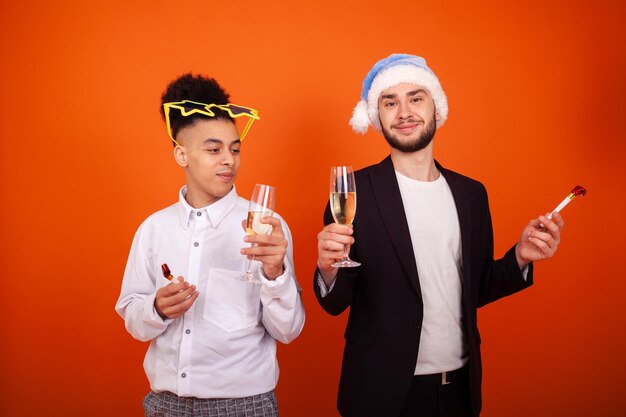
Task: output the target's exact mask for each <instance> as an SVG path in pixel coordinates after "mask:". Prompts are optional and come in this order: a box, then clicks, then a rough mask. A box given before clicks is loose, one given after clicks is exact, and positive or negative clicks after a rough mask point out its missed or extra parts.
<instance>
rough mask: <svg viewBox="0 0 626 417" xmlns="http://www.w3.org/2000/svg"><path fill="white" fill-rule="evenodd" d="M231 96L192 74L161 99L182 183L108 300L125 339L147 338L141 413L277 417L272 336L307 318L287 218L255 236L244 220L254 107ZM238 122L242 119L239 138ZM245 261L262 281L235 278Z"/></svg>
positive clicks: (285, 339) (269, 220)
mask: <svg viewBox="0 0 626 417" xmlns="http://www.w3.org/2000/svg"><path fill="white" fill-rule="evenodd" d="M228 99H229V95H228V94H227V93H226V91H225V90H224V89H223V88H222V87H221V86H220V85H219V84H218V83H217V82H216V81H215V80H214V79H212V78H207V77H204V76H199V75H192V74H185V75H183V76H181V77H179V78H178V79H176V80H174V81H173V82H172V83H171V84H170V85H169V86H168V87H167V89H166V91H165V93H164V94H163V96H162V98H161V102H162V103H161V104H162V105H161V114H162V116H163V118H164V120H165V123H166V126H167V130H168V135H169V136H170V139H171V140H172V143H173V144H174V159H175V161H176V163H177V164H178V165H179V166H180V167H181V168H182V169H183V170H184V172H185V178H186V184H185V185H184V186H183V187H182V188H181V189H180V191H179V193H178V201H177V202H176V203H175V204H173V205H171V206H169V207H167V208H165V209H163V210H160V211H158V212H156V213H154V214H153V215H151V216H149V217H148V218H147V219H146V220H145V221H144V222H143V223H142V224H141V226H140V227H139V230H138V231H137V233H136V234H135V237H134V240H133V244H132V248H131V251H130V255H129V258H128V263H127V265H126V270H125V272H124V278H123V282H122V290H121V294H120V297H119V300H118V302H117V305H116V310H117V312H118V313H119V314H120V316H121V317H122V318H123V319H124V321H125V323H126V329H127V330H128V331H129V332H130V334H131V335H132V336H133V337H134V338H136V339H139V340H141V341H150V346H149V348H148V352H147V354H146V357H145V361H144V369H145V371H146V374H147V376H148V380H149V381H150V388H151V392H150V393H149V394H148V395H147V396H146V398H145V399H144V403H143V405H144V412H145V415H146V416H218V415H219V416H277V415H278V406H277V401H276V396H275V395H274V388H275V386H276V383H277V381H278V363H277V360H276V340H279V341H280V342H282V343H289V342H291V341H292V340H294V339H295V338H296V337H297V336H298V335H299V334H300V331H301V330H302V327H303V325H304V307H303V305H302V300H301V296H300V292H301V290H300V287H299V285H298V283H297V281H296V278H295V275H294V266H293V253H292V238H291V233H290V231H289V228H288V226H287V224H286V223H285V222H284V220H283V219H282V218H281V217H280V216H278V215H275V216H274V217H264V218H263V220H262V222H263V223H266V224H269V225H271V227H272V232H271V234H270V235H256V236H247V235H246V233H245V230H244V228H243V227H242V221H243V220H244V219H245V218H246V216H247V211H248V203H249V202H248V201H247V200H245V199H243V198H241V197H239V196H238V195H237V192H236V189H235V185H234V182H235V178H236V176H237V171H238V170H239V164H240V151H241V146H242V144H241V141H242V139H243V137H244V136H245V134H246V133H247V131H248V129H249V127H250V123H251V122H252V121H253V120H256V119H258V113H257V112H256V110H253V109H249V108H245V107H242V106H237V105H234V104H232V103H229V101H228ZM235 118H244V119H247V121H248V124H247V125H246V127H245V128H244V130H243V131H242V133H241V134H240V133H239V132H238V130H237V127H236V125H235V120H234V119H235ZM251 256H254V259H255V261H258V262H253V263H252V264H253V268H252V272H253V274H254V275H255V276H256V277H258V278H259V280H260V282H261V283H260V285H256V284H254V283H250V282H246V281H243V280H241V276H242V275H243V273H244V271H245V270H246V267H247V263H248V258H249V257H251ZM170 271H171V274H173V275H174V276H175V278H174V277H173V276H172V275H171V274H170ZM168 276H169V279H168Z"/></svg>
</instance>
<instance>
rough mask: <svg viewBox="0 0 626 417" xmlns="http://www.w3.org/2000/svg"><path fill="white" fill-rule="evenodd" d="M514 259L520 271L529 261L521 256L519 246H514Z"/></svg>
mask: <svg viewBox="0 0 626 417" xmlns="http://www.w3.org/2000/svg"><path fill="white" fill-rule="evenodd" d="M515 259H516V260H517V266H519V269H520V271H521V270H522V269H524V268H526V265H528V264H529V263H530V261H529V260H527V259H526V258H524V257H523V256H522V254H521V249H520V247H519V244H517V245H515Z"/></svg>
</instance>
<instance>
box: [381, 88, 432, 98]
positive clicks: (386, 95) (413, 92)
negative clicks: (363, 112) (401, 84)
mask: <svg viewBox="0 0 626 417" xmlns="http://www.w3.org/2000/svg"><path fill="white" fill-rule="evenodd" d="M419 93H424V94H426V90H424V89H423V88H418V89H416V90H412V91H409V92H408V93H406V95H407V96H409V97H413V96H415V95H417V94H419ZM396 97H398V95H397V94H383V95H382V96H380V98H381V99H385V98H388V99H393V98H396Z"/></svg>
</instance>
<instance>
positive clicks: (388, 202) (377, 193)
mask: <svg viewBox="0 0 626 417" xmlns="http://www.w3.org/2000/svg"><path fill="white" fill-rule="evenodd" d="M370 182H371V185H372V189H373V190H374V198H375V199H376V204H377V206H378V209H379V211H380V215H381V217H382V219H383V223H384V225H385V228H386V229H387V233H388V234H389V238H390V239H391V243H392V244H393V247H394V249H395V252H396V254H397V255H398V259H399V260H400V264H401V265H402V269H403V270H404V272H405V273H406V276H407V277H408V279H409V281H410V282H411V286H412V287H413V289H414V290H415V291H416V292H417V294H418V295H419V297H420V298H421V296H422V294H421V291H420V284H419V278H418V276H417V266H416V264H415V254H414V252H413V244H412V243H411V235H410V233H409V227H408V223H407V220H406V214H405V213H404V206H403V204H402V196H401V195H400V188H399V187H398V180H397V178H396V174H395V171H394V168H393V163H392V161H391V157H390V156H388V157H387V158H385V159H384V160H383V161H382V162H381V163H380V164H378V165H377V167H376V169H375V170H374V171H372V173H371V174H370ZM357 208H358V205H357Z"/></svg>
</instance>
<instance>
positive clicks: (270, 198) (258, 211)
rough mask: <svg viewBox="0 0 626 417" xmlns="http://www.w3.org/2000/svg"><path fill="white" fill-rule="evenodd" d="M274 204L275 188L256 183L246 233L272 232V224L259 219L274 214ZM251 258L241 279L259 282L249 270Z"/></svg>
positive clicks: (263, 233)
mask: <svg viewBox="0 0 626 417" xmlns="http://www.w3.org/2000/svg"><path fill="white" fill-rule="evenodd" d="M275 205H276V188H275V187H272V186H271V185H265V184H256V185H255V186H254V191H253V192H252V198H250V206H249V207H248V220H247V221H246V233H247V234H248V235H249V236H253V235H269V234H271V233H272V225H271V224H265V223H261V219H262V218H263V217H267V216H270V217H271V216H273V215H274V206H275ZM253 259H254V255H252V258H250V259H249V260H248V268H247V269H246V273H245V274H243V275H242V276H241V280H242V281H246V282H250V283H252V284H260V283H261V280H260V279H259V278H257V277H255V276H254V275H252V271H250V266H251V264H252V260H253Z"/></svg>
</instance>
